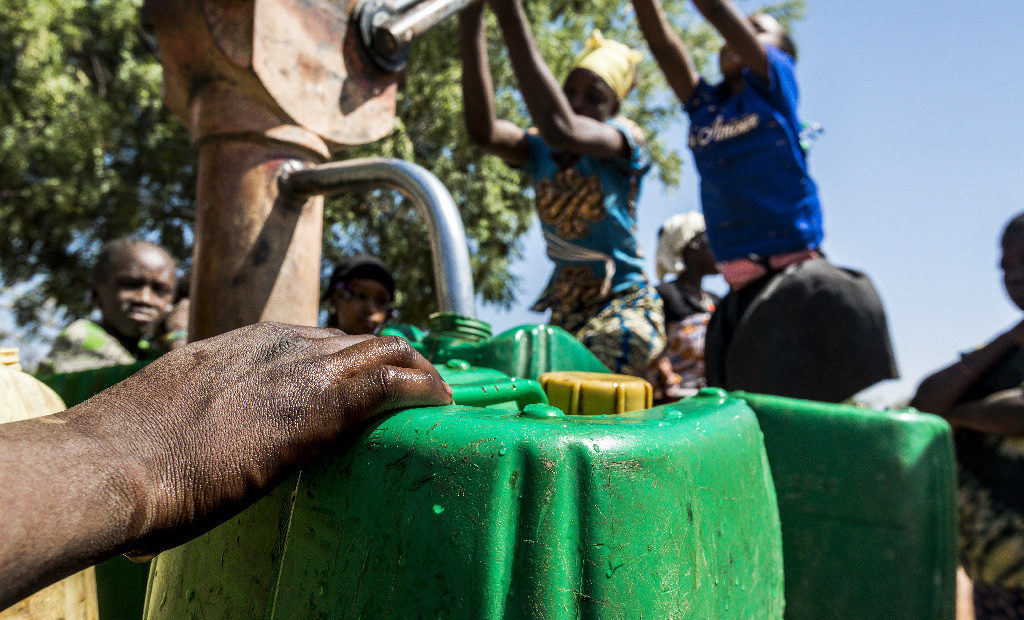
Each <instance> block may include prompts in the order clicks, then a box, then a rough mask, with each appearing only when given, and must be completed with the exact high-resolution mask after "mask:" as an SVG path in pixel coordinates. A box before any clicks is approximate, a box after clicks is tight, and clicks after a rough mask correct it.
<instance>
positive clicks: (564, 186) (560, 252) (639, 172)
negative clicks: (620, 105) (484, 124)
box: [522, 118, 650, 310]
mask: <svg viewBox="0 0 1024 620" xmlns="http://www.w3.org/2000/svg"><path fill="white" fill-rule="evenodd" d="M606 122H607V123H608V124H609V125H611V126H613V127H615V128H616V129H618V130H619V131H621V132H622V134H623V135H624V136H625V137H626V140H627V141H628V142H629V149H630V156H629V157H628V158H621V159H620V158H610V159H602V158H597V157H589V156H580V157H575V156H571V155H567V154H564V153H558V152H557V151H555V150H554V149H552V148H551V147H550V146H548V145H547V144H545V142H544V140H542V139H541V138H540V136H538V135H535V134H534V132H530V133H528V134H527V135H528V140H529V145H530V146H529V149H530V150H529V159H528V161H527V162H526V165H524V166H523V168H522V169H523V171H524V172H526V173H527V174H530V175H531V176H532V177H533V179H534V183H535V192H536V204H537V215H538V216H539V217H540V222H541V228H542V229H543V231H544V241H545V243H546V244H547V254H548V257H549V258H550V259H551V260H552V261H554V263H555V271H554V273H553V274H552V275H551V280H550V282H549V283H548V287H547V289H546V291H545V292H544V294H543V295H542V297H541V299H540V300H538V303H537V305H536V306H535V307H534V308H535V309H537V310H543V309H547V308H550V307H561V308H566V307H571V306H579V305H583V304H586V303H592V302H595V301H599V300H602V299H606V298H608V297H610V296H614V294H616V293H621V292H623V291H625V290H628V289H630V288H632V287H634V286H636V285H640V284H645V283H646V282H647V280H646V278H645V277H644V264H643V259H642V258H641V255H640V248H639V247H638V243H637V238H636V201H637V196H638V195H639V193H640V181H641V179H642V178H643V175H644V174H645V173H646V172H647V170H648V169H649V168H650V165H649V164H648V161H647V159H648V158H647V153H646V148H645V147H644V141H643V136H642V132H641V131H640V128H639V127H638V126H637V125H636V124H635V123H633V122H631V121H628V120H626V119H623V118H614V119H611V120H609V121H606ZM565 158H568V160H575V161H574V162H573V163H571V165H568V167H566V164H560V163H559V161H558V160H559V159H565Z"/></svg>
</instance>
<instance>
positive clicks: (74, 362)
mask: <svg viewBox="0 0 1024 620" xmlns="http://www.w3.org/2000/svg"><path fill="white" fill-rule="evenodd" d="M139 348H141V349H143V350H144V351H146V352H147V355H146V358H149V357H150V355H149V353H150V352H152V353H153V354H156V353H157V351H156V350H154V349H153V348H152V347H151V346H150V344H149V342H147V341H145V340H141V341H139ZM137 361H139V360H138V359H136V358H135V356H134V355H132V354H131V353H130V352H129V351H128V350H127V349H126V348H124V346H122V345H121V343H120V342H118V340H117V338H114V337H113V336H112V335H110V334H108V333H107V331H106V330H104V329H103V328H102V327H100V326H99V325H97V324H95V323H93V322H92V321H88V320H86V319H79V320H77V321H75V322H74V323H72V324H71V325H68V326H67V327H66V328H64V331H62V332H61V333H60V335H58V336H57V339H56V340H55V341H54V342H53V348H52V349H50V354H49V355H48V356H47V357H46V359H44V360H43V361H42V362H41V363H40V364H39V371H40V372H42V373H47V374H56V373H61V372H76V371H79V370H91V369H93V368H103V367H105V366H118V365H121V364H133V363H135V362H137Z"/></svg>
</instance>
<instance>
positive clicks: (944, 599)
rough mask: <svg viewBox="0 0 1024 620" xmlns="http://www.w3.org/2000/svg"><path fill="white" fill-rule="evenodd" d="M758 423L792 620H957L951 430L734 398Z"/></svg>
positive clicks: (786, 401)
mask: <svg viewBox="0 0 1024 620" xmlns="http://www.w3.org/2000/svg"><path fill="white" fill-rule="evenodd" d="M732 396H735V397H737V398H741V399H743V400H745V401H746V402H747V404H748V405H750V407H751V408H752V409H753V410H754V412H755V413H756V414H757V418H758V421H759V422H760V424H761V429H762V431H763V432H764V438H765V439H764V440H765V447H766V449H767V451H768V460H769V462H770V463H771V468H772V476H773V479H774V482H775V488H776V493H777V494H778V499H779V514H780V518H781V519H782V538H783V545H784V546H783V552H784V557H785V564H786V601H787V604H786V605H787V606H786V617H787V618H794V619H797V618H799V619H807V620H810V619H812V618H813V619H819V618H901V619H912V618H919V619H921V620H932V619H936V618H952V617H953V611H954V606H953V605H954V594H955V583H956V578H955V572H956V512H955V507H956V504H955V488H956V486H955V482H956V478H955V474H956V465H955V461H954V455H953V445H952V439H951V434H950V429H949V425H948V424H946V422H945V421H943V420H942V419H941V418H938V417H936V416H933V415H929V414H924V413H918V412H916V411H913V410H908V411H897V412H882V411H872V410H868V409H859V408H855V407H847V406H843V405H830V404H825V403H818V402H812V401H805V400H796V399H791V398H781V397H773V396H763V395H756V394H748V393H743V392H735V393H733V394H732Z"/></svg>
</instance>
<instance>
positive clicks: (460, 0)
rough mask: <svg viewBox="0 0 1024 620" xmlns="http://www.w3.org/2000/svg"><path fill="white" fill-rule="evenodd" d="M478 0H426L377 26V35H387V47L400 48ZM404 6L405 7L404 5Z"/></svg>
mask: <svg viewBox="0 0 1024 620" xmlns="http://www.w3.org/2000/svg"><path fill="white" fill-rule="evenodd" d="M476 1H477V0H425V1H424V2H420V3H417V4H415V5H413V6H412V8H411V9H409V11H408V12H407V13H398V14H396V15H393V16H391V17H390V18H388V19H387V20H386V21H385V22H384V23H383V24H381V25H380V26H378V28H377V36H378V37H385V40H386V41H387V40H388V39H390V41H387V42H386V43H385V44H384V45H385V47H386V48H390V49H396V50H397V49H399V48H401V47H404V46H406V45H409V44H410V43H412V40H413V39H415V38H416V37H418V36H420V35H422V34H423V33H425V32H426V31H428V30H430V29H431V28H433V27H434V26H436V25H437V24H439V23H441V22H442V21H444V20H445V19H447V18H448V17H449V16H451V15H454V14H455V13H458V12H459V11H461V10H462V9H464V8H466V7H467V6H469V5H470V4H473V3H474V2H476ZM403 8H404V7H403Z"/></svg>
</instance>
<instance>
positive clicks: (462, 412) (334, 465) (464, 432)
mask: <svg viewBox="0 0 1024 620" xmlns="http://www.w3.org/2000/svg"><path fill="white" fill-rule="evenodd" d="M782 587H783V586H782V556H781V538H780V533H779V523H778V513H777V507H776V501H775V494H774V490H773V488H772V485H771V480H770V476H769V473H768V470H767V464H766V461H765V455H764V450H763V446H762V441H761V433H760V431H759V429H758V427H757V423H756V420H755V419H754V416H753V413H752V412H751V411H750V409H749V408H748V407H747V406H746V405H744V404H743V403H742V402H741V401H737V400H733V399H728V398H727V397H726V396H725V394H724V393H723V392H720V391H716V390H710V391H705V392H703V393H702V394H701V395H700V396H698V397H695V398H692V399H688V400H686V401H682V402H680V403H676V404H673V405H669V406H664V407H659V408H655V409H650V410H646V411H640V412H634V413H629V414H625V415H621V416H567V415H564V414H563V413H562V412H561V411H559V410H557V409H555V408H554V407H551V406H549V405H544V404H532V405H528V406H527V407H525V408H524V410H523V411H518V412H517V411H507V410H499V409H492V408H469V407H460V406H451V407H443V408H424V409H410V410H406V411H400V412H397V413H395V414H393V415H391V416H389V417H387V418H385V419H382V420H380V421H378V422H377V423H375V424H373V425H372V426H370V427H369V428H368V429H367V430H366V431H365V432H364V433H363V434H362V435H361V436H360V437H358V438H357V439H355V440H354V442H353V445H351V446H350V447H348V448H347V449H343V450H339V452H338V455H337V456H336V457H334V458H332V459H328V460H326V461H324V462H322V463H320V464H319V465H317V466H314V467H311V468H309V469H307V470H305V471H303V472H302V473H301V474H300V475H299V476H298V477H297V478H295V479H293V480H290V481H288V482H287V483H285V484H284V485H282V486H281V487H279V488H278V489H277V490H276V491H275V492H274V493H272V494H271V496H270V497H268V498H266V499H265V500H261V501H260V502H258V503H257V504H256V505H254V506H253V507H251V508H250V509H249V510H247V511H246V512H244V513H242V514H241V515H239V516H238V517H236V518H234V519H231V520H229V521H228V522H226V523H225V524H223V525H222V526H220V527H218V528H217V529H215V530H213V531H212V532H210V533H208V534H206V535H204V536H203V537H201V538H199V539H197V540H195V541H192V542H190V543H187V544H185V545H183V546H181V547H178V548H176V549H172V550H170V551H167V552H165V553H163V554H161V555H160V556H158V558H157V559H156V560H155V564H154V568H153V571H152V572H151V575H150V586H149V592H148V600H147V605H146V617H147V618H188V617H197V616H200V615H201V616H204V617H213V618H321V617H331V618H360V617H363V618H473V619H477V618H485V619H486V618H530V619H532V618H550V619H556V620H557V619H560V618H566V619H568V618H579V617H588V618H641V617H643V618H669V617H691V618H743V619H747V618H753V617H757V618H778V617H781V614H782V607H783V599H782Z"/></svg>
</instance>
